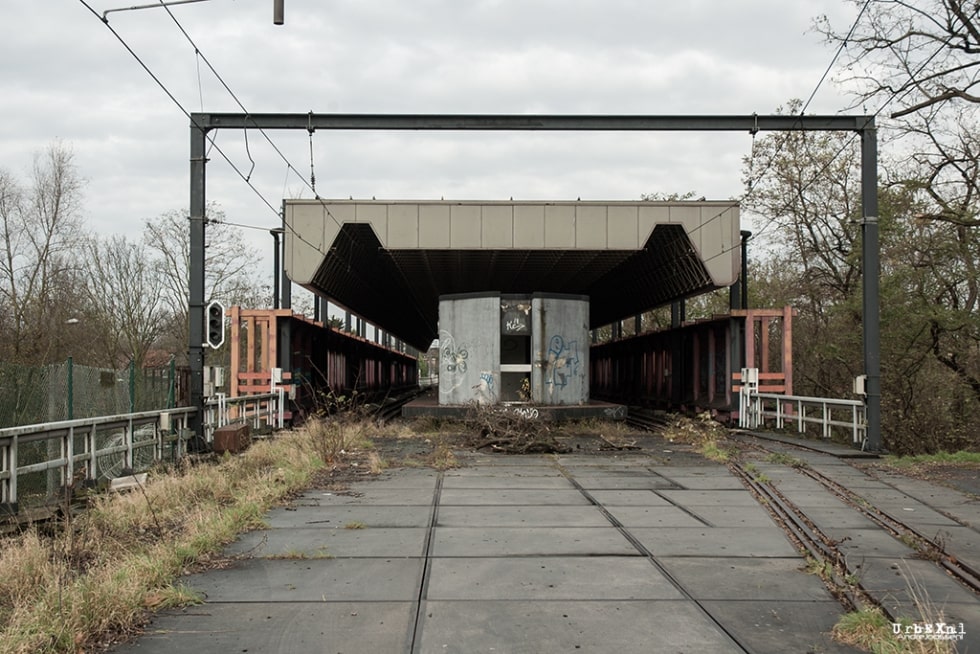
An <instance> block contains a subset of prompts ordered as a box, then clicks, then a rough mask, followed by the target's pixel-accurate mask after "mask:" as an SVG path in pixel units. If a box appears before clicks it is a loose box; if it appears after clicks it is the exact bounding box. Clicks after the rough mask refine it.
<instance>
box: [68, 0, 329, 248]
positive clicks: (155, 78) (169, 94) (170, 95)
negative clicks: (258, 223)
mask: <svg viewBox="0 0 980 654" xmlns="http://www.w3.org/2000/svg"><path fill="white" fill-rule="evenodd" d="M79 2H80V3H81V4H82V5H83V6H84V7H85V8H86V9H88V10H89V12H90V13H91V14H92V15H93V16H95V17H96V18H98V20H99V21H100V22H102V24H103V25H105V26H106V29H108V30H109V32H110V33H111V34H112V35H113V36H114V37H115V38H116V40H117V41H119V43H120V45H122V46H123V48H125V49H126V51H127V52H128V53H129V54H130V56H132V57H133V59H135V60H136V62H137V63H138V64H139V66H140V67H141V68H142V69H143V70H144V72H146V74H147V75H149V77H150V79H152V80H153V82H154V83H155V84H156V85H157V86H158V87H159V88H160V90H162V91H163V92H164V94H165V95H166V96H167V97H168V98H169V99H170V101H171V102H172V103H173V104H174V105H175V106H176V107H177V109H179V110H180V112H181V113H182V114H184V116H186V117H187V119H188V120H189V121H190V122H191V123H192V124H193V125H195V126H196V127H198V128H199V129H201V130H202V131H204V130H203V126H201V125H200V124H199V123H198V122H197V121H196V120H195V118H194V116H193V114H191V113H190V112H189V111H188V110H187V109H186V108H185V107H184V106H183V104H181V102H180V101H179V100H178V99H177V97H176V96H175V95H174V94H173V92H172V91H171V90H170V89H169V88H168V87H167V86H166V84H164V83H163V81H162V80H161V79H160V78H159V77H158V76H157V75H156V74H155V73H154V72H153V71H152V70H151V69H150V67H149V66H148V65H147V64H146V62H145V61H143V59H142V58H141V57H140V56H139V55H138V54H137V53H136V51H135V50H133V48H132V47H131V46H130V45H129V43H128V42H127V41H126V40H125V39H124V38H123V37H122V35H121V34H119V32H117V31H116V30H115V29H114V28H113V27H112V25H110V24H109V21H108V20H107V19H106V18H105V17H104V16H101V15H100V14H99V13H98V12H97V11H96V10H95V9H94V8H93V7H92V6H91V5H90V4H89V3H88V2H87V0H79ZM168 11H169V9H168ZM201 56H202V59H204V61H205V62H206V63H208V62H207V59H206V58H205V57H204V56H203V55H201ZM208 66H209V67H210V63H208ZM229 92H230V90H229ZM205 138H206V139H207V141H208V144H209V152H210V149H211V148H213V149H214V150H216V151H217V152H218V153H219V154H220V155H221V158H222V159H224V160H225V162H226V163H227V164H228V165H229V166H230V167H231V169H232V170H233V171H234V172H235V173H236V174H237V175H238V176H239V177H240V178H241V179H242V181H243V182H245V184H246V185H247V186H248V187H249V188H250V189H251V190H252V192H253V193H254V194H255V195H256V196H257V197H258V198H259V199H260V200H261V201H262V203H263V204H265V206H266V207H267V208H268V209H269V210H270V211H271V212H272V213H273V214H274V215H275V216H276V218H277V219H278V220H281V214H280V212H279V209H277V208H276V207H275V206H274V205H273V204H272V203H271V202H270V201H269V200H268V199H267V198H266V197H265V196H264V195H263V194H262V192H261V191H260V190H259V189H258V188H257V187H256V186H255V185H254V184H253V183H252V181H251V180H250V179H249V178H248V177H247V176H246V175H245V174H244V173H243V172H242V171H241V169H240V168H239V167H238V166H237V165H236V164H235V163H234V162H233V161H232V160H231V157H229V156H228V155H227V154H226V153H225V152H224V150H222V149H221V147H219V146H218V144H217V142H216V138H215V136H214V135H213V134H212V133H211V132H206V133H205ZM266 138H268V136H267V137H266ZM273 147H275V145H274V144H273ZM277 151H278V149H277ZM280 156H283V158H284V159H285V157H284V155H282V153H281V151H280ZM286 162H287V166H288V167H289V169H290V170H292V171H293V172H294V173H296V174H297V176H298V177H299V178H300V179H302V175H299V174H298V171H296V168H295V167H294V166H292V164H291V163H289V161H288V160H287V161H286ZM331 217H332V216H331ZM334 220H335V221H336V218H334ZM338 224H339V223H338ZM262 229H268V227H263V228H262ZM290 231H291V232H292V233H293V235H294V236H295V237H296V238H298V239H299V240H300V241H302V242H304V243H306V244H307V245H309V246H310V247H312V248H313V249H314V250H316V251H317V252H320V254H326V253H325V252H323V251H322V250H321V249H320V248H319V247H318V246H317V245H315V244H313V243H311V242H310V241H308V240H307V239H305V238H304V237H303V236H302V235H301V234H299V233H297V232H296V231H295V230H293V229H290Z"/></svg>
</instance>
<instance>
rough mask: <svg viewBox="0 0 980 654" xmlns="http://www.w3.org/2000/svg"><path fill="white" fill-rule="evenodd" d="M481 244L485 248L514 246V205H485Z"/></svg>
mask: <svg viewBox="0 0 980 654" xmlns="http://www.w3.org/2000/svg"><path fill="white" fill-rule="evenodd" d="M482 231H483V233H482V237H481V239H480V240H481V244H482V246H483V247H484V248H512V247H514V207H513V205H509V204H488V205H485V206H484V207H483V216H482Z"/></svg>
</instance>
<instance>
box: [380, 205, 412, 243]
mask: <svg viewBox="0 0 980 654" xmlns="http://www.w3.org/2000/svg"><path fill="white" fill-rule="evenodd" d="M418 246H419V205H417V204H391V205H388V247H389V248H392V249H400V248H417V247H418Z"/></svg>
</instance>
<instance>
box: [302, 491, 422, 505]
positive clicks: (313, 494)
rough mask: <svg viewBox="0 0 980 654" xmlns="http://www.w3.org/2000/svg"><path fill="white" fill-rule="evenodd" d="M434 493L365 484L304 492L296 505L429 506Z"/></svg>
mask: <svg viewBox="0 0 980 654" xmlns="http://www.w3.org/2000/svg"><path fill="white" fill-rule="evenodd" d="M432 493H433V491H430V490H428V489H416V488H403V489H395V488H389V489H376V488H370V487H369V486H365V487H363V488H361V489H360V490H357V489H353V488H352V489H351V490H349V491H342V492H338V491H323V490H315V491H309V492H306V493H303V494H302V495H300V496H299V497H297V498H296V499H295V500H293V505H294V506H340V505H345V504H372V505H384V506H429V505H431V504H432Z"/></svg>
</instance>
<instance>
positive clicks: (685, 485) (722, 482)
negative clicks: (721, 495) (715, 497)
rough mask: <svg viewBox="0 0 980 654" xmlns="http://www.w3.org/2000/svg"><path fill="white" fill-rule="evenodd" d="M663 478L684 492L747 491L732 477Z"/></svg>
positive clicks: (669, 476) (691, 476)
mask: <svg viewBox="0 0 980 654" xmlns="http://www.w3.org/2000/svg"><path fill="white" fill-rule="evenodd" d="M663 476H664V478H666V479H669V480H670V481H672V482H674V483H675V484H677V485H678V486H680V488H681V489H683V490H733V491H737V490H745V486H744V485H742V482H740V481H739V480H738V479H736V478H735V477H733V476H731V475H729V476H727V477H722V476H715V475H712V476H703V477H698V476H694V475H686V476H683V477H681V476H679V475H671V474H666V473H665V474H664V475H663Z"/></svg>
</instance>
